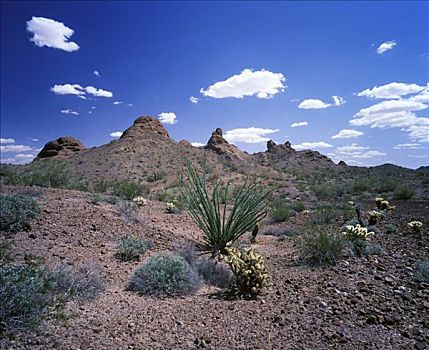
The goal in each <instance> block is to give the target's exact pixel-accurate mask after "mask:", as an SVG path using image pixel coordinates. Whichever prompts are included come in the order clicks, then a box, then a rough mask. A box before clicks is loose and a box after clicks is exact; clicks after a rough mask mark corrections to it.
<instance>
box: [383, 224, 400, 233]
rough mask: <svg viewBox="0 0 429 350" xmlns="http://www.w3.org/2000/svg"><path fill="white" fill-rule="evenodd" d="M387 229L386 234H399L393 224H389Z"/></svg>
mask: <svg viewBox="0 0 429 350" xmlns="http://www.w3.org/2000/svg"><path fill="white" fill-rule="evenodd" d="M385 228H386V233H389V234H390V233H396V232H398V228H397V227H396V226H395V225H393V224H387V225H386V226H385Z"/></svg>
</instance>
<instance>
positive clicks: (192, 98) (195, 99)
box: [189, 96, 200, 104]
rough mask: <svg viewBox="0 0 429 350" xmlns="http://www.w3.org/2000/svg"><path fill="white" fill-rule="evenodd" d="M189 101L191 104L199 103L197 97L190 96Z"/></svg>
mask: <svg viewBox="0 0 429 350" xmlns="http://www.w3.org/2000/svg"><path fill="white" fill-rule="evenodd" d="M189 101H191V102H192V103H193V104H197V103H198V102H200V99H199V98H198V97H195V96H191V97H189Z"/></svg>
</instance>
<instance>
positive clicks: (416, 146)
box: [393, 143, 422, 149]
mask: <svg viewBox="0 0 429 350" xmlns="http://www.w3.org/2000/svg"><path fill="white" fill-rule="evenodd" d="M393 148H394V149H420V148H422V145H421V144H419V143H400V144H399V145H396V146H395V147H393Z"/></svg>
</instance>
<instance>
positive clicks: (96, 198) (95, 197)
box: [88, 193, 103, 204]
mask: <svg viewBox="0 0 429 350" xmlns="http://www.w3.org/2000/svg"><path fill="white" fill-rule="evenodd" d="M88 200H89V202H90V203H91V204H99V203H100V202H101V201H102V200H103V197H102V196H101V195H100V194H98V193H91V194H90V195H89V196H88Z"/></svg>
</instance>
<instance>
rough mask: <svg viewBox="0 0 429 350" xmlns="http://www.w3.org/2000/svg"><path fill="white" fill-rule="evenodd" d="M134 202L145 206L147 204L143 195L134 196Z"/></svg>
mask: <svg viewBox="0 0 429 350" xmlns="http://www.w3.org/2000/svg"><path fill="white" fill-rule="evenodd" d="M133 202H134V203H136V204H137V205H138V206H139V207H143V206H144V205H145V204H146V199H144V198H143V197H142V196H138V197H135V198H133Z"/></svg>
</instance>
